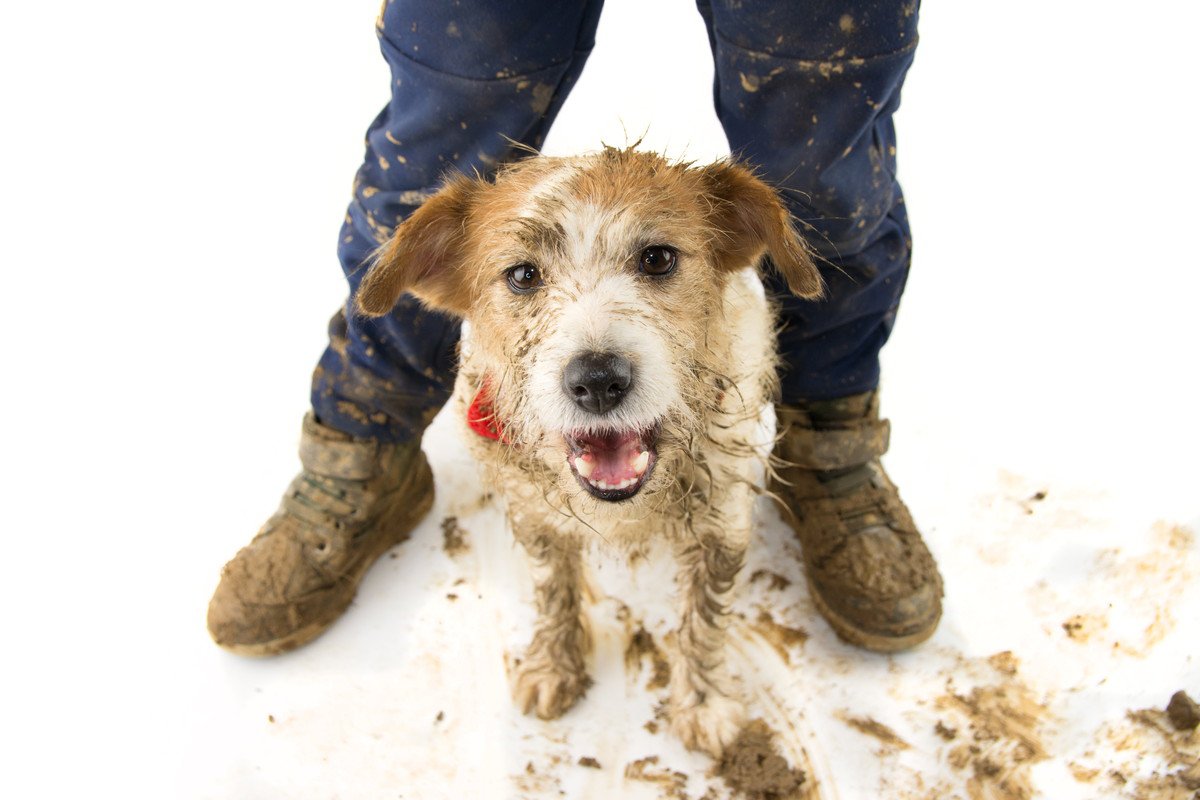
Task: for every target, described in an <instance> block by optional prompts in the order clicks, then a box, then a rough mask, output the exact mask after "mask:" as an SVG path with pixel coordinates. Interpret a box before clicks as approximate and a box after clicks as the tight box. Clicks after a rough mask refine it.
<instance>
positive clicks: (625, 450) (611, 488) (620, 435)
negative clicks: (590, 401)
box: [563, 427, 658, 502]
mask: <svg viewBox="0 0 1200 800" xmlns="http://www.w3.org/2000/svg"><path fill="white" fill-rule="evenodd" d="M563 438H564V439H565V440H566V443H567V463H568V464H570V465H571V471H572V472H574V473H575V477H576V479H578V480H579V485H580V486H582V487H583V488H584V489H586V490H587V491H588V492H590V493H591V494H592V495H593V496H594V497H598V498H600V499H601V500H609V501H612V502H615V501H618V500H628V499H629V498H630V497H633V496H634V495H635V494H637V493H638V490H640V489H641V488H642V486H643V485H644V484H645V483H646V480H647V479H648V478H649V477H650V473H651V472H653V471H654V465H655V464H656V463H657V462H658V450H657V448H656V447H655V445H656V443H657V441H658V429H657V427H654V428H649V429H647V430H643V431H619V432H615V433H605V434H590V433H589V434H582V433H581V434H570V435H567V436H564V437H563Z"/></svg>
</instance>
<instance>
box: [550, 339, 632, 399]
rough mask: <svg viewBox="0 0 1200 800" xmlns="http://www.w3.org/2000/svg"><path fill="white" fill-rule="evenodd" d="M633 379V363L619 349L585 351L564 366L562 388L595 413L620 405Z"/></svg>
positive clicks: (569, 395)
mask: <svg viewBox="0 0 1200 800" xmlns="http://www.w3.org/2000/svg"><path fill="white" fill-rule="evenodd" d="M632 383H633V364H630V363H629V359H628V358H625V357H624V356H619V355H617V354H616V353H584V354H583V355H581V356H576V357H575V358H573V359H571V361H570V362H569V363H568V364H567V368H566V369H565V370H563V390H564V391H566V393H567V396H568V397H570V398H571V399H572V400H574V401H575V402H576V404H577V405H578V406H579V407H580V408H582V409H585V410H587V411H590V412H592V413H593V414H603V413H604V412H606V411H608V410H609V409H612V408H616V407H617V406H618V405H620V403H621V400H622V399H624V397H625V395H626V394H627V393H628V392H629V387H630V385H631V384H632Z"/></svg>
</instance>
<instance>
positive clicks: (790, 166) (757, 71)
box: [699, 0, 941, 650]
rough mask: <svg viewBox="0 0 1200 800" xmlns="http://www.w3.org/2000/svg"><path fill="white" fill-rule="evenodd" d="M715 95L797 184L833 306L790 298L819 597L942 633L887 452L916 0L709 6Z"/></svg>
mask: <svg viewBox="0 0 1200 800" xmlns="http://www.w3.org/2000/svg"><path fill="white" fill-rule="evenodd" d="M699 7H700V12H701V14H702V15H703V16H704V18H705V21H706V23H707V25H708V29H709V37H710V43H711V44H712V48H713V57H714V60H715V63H716V73H717V75H716V81H715V86H714V100H715V103H716V107H717V114H718V117H719V118H720V120H721V124H722V125H723V126H724V128H725V132H726V135H727V136H728V138H729V143H730V147H731V149H732V151H733V153H734V155H735V157H737V158H740V159H742V160H744V161H746V162H747V163H749V164H752V165H754V166H756V167H758V168H759V169H760V170H761V174H762V177H763V178H764V179H766V180H767V181H768V182H769V183H772V184H773V185H774V186H775V187H776V188H778V189H779V190H780V191H781V192H782V194H783V195H784V196H785V198H786V200H787V201H788V204H789V206H790V208H791V211H792V214H793V215H794V216H795V218H796V219H797V221H798V223H799V225H800V227H801V229H802V231H803V232H804V234H805V238H806V239H807V241H808V242H809V244H810V245H811V246H812V248H813V249H814V250H815V252H816V253H817V254H818V256H819V259H818V261H819V263H820V266H821V272H822V276H823V277H824V279H825V283H826V287H827V291H826V296H825V297H824V298H823V299H821V300H816V301H809V300H802V299H800V298H796V297H793V296H790V295H789V294H788V292H787V287H786V286H784V285H782V283H780V282H779V281H778V279H777V278H774V277H772V276H771V274H770V273H769V272H768V278H767V283H768V289H769V290H770V291H772V292H773V293H774V294H775V295H776V296H777V297H778V298H779V301H780V306H781V309H780V310H781V317H782V330H781V333H780V336H779V350H780V356H781V361H782V369H781V376H780V378H781V385H782V404H781V406H780V407H779V415H778V416H779V421H780V427H781V430H782V431H783V438H782V439H781V442H780V446H779V447H778V448H777V454H778V455H780V456H781V457H782V458H783V459H784V461H785V462H787V464H788V466H785V467H783V468H781V470H780V472H781V477H782V481H781V482H780V484H779V485H778V486H777V487H776V488H777V490H778V491H779V493H780V494H781V495H782V496H783V497H784V498H785V499H786V500H787V502H788V505H789V508H790V510H791V511H792V513H793V515H794V518H793V521H794V524H795V527H796V529H797V532H798V533H799V535H800V538H801V541H802V543H803V545H804V551H805V562H806V566H807V568H808V575H809V582H810V587H811V588H812V590H813V596H814V599H815V600H816V602H817V604H818V607H819V608H820V609H821V611H822V612H823V613H824V614H825V616H826V617H827V618H828V619H829V620H830V622H831V623H832V624H833V626H834V627H835V629H837V631H838V632H839V633H840V634H842V635H843V636H844V637H846V638H848V639H850V640H851V641H855V642H856V643H858V644H863V645H866V646H868V647H872V648H875V649H883V650H894V649H899V648H901V647H906V646H909V645H911V644H914V643H916V642H919V641H921V640H922V639H924V638H926V637H928V636H929V635H930V634H931V633H932V632H933V629H934V627H935V626H936V623H937V620H938V618H939V616H940V613H941V605H940V595H941V579H940V576H939V575H938V573H937V569H936V566H935V565H934V563H933V560H932V558H931V557H930V556H929V553H928V551H927V550H926V548H925V546H924V544H923V542H922V541H921V538H920V535H919V533H918V532H917V531H916V528H915V526H914V525H913V523H912V520H911V517H910V516H909V514H908V511H907V509H906V508H905V507H904V505H903V503H902V502H901V501H900V498H899V495H898V493H897V492H896V489H895V486H893V485H892V484H891V483H890V481H888V479H887V476H886V475H885V474H884V473H883V471H882V467H881V466H880V465H879V461H878V457H879V456H880V455H882V453H883V452H884V451H885V450H886V448H887V432H888V428H887V423H886V422H884V421H880V420H879V419H878V401H877V397H876V395H875V389H876V386H877V384H878V381H879V350H880V348H881V347H882V346H883V344H884V342H886V341H887V338H888V336H889V334H890V333H891V330H892V324H893V322H894V319H895V314H896V309H897V306H898V304H899V300H900V294H901V292H902V290H903V288H904V284H905V280H906V278H907V275H908V267H909V260H910V253H911V247H912V242H911V239H910V237H909V227H908V218H907V215H906V213H905V209H904V199H903V196H902V194H901V192H900V186H899V184H898V183H897V181H896V172H895V170H896V145H895V132H894V128H893V125H892V114H893V113H894V112H895V110H896V108H897V107H898V106H899V103H900V88H901V85H902V84H903V82H904V77H905V74H906V72H907V71H908V67H909V65H910V64H911V63H912V59H913V53H914V51H915V49H916V44H917V0H840V1H839V0H808V1H807V2H800V3H783V2H778V3H766V4H751V3H740V2H732V0H712V2H710V1H709V0H700V2H699Z"/></svg>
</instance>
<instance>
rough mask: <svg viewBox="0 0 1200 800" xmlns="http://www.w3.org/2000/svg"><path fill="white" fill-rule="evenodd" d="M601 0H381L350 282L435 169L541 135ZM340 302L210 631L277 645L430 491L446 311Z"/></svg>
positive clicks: (342, 252)
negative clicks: (377, 310) (374, 311)
mask: <svg viewBox="0 0 1200 800" xmlns="http://www.w3.org/2000/svg"><path fill="white" fill-rule="evenodd" d="M601 2H602V0H578V2H576V3H574V4H569V3H557V4H553V5H549V6H547V5H546V4H543V3H535V2H524V3H508V4H504V5H503V6H497V5H496V4H491V3H487V2H484V0H469V1H468V0H464V2H458V3H454V4H437V3H421V2H415V0H388V2H386V3H385V4H384V7H383V13H382V16H381V17H380V20H379V23H378V29H379V38H380V44H381V49H382V50H383V55H384V58H385V59H386V60H387V62H388V65H389V66H390V67H391V77H392V81H391V89H392V99H391V102H389V103H388V106H387V107H386V108H385V109H384V110H383V111H382V112H381V113H380V114H379V116H378V117H376V119H375V121H374V123H373V124H372V125H371V127H370V130H369V131H368V133H367V150H366V158H365V159H364V163H363V165H362V167H361V168H360V169H359V171H358V175H357V177H356V179H355V182H354V198H353V202H352V203H351V205H350V209H349V212H348V214H347V216H346V221H345V224H344V225H343V227H342V231H341V238H340V242H339V246H338V257H339V259H340V260H341V263H342V269H343V271H344V272H345V274H346V278H347V280H348V281H349V284H350V287H349V288H350V297H351V298H352V297H353V295H354V292H355V291H356V290H357V288H358V285H359V282H360V281H361V279H362V277H363V275H364V273H365V271H366V268H367V266H368V265H369V262H370V258H371V254H372V253H373V252H374V250H375V248H377V247H378V246H379V245H381V244H383V242H384V241H385V240H386V239H387V238H388V237H389V236H390V234H391V232H392V230H393V229H394V228H395V227H396V226H397V225H398V224H400V222H402V221H403V220H404V218H405V217H407V216H408V215H409V214H410V213H412V211H413V210H415V209H416V208H417V206H419V205H420V204H421V202H423V201H424V199H425V198H427V197H428V196H430V195H431V194H432V193H433V191H434V190H435V189H436V187H437V185H438V183H439V182H440V180H441V178H442V175H443V174H444V173H446V172H447V171H453V170H458V171H461V172H472V171H476V170H478V171H479V172H481V173H485V174H486V173H489V172H491V171H492V170H494V169H495V168H496V167H497V166H499V165H500V164H502V163H503V162H505V161H507V160H510V159H512V158H515V157H517V156H518V155H520V153H521V150H520V148H521V146H522V145H524V146H527V147H538V146H540V145H541V142H542V138H543V137H544V136H545V134H546V131H547V130H548V129H549V127H550V124H551V122H552V121H553V119H554V116H555V115H556V114H557V112H558V110H559V108H561V106H562V103H563V101H564V100H565V99H566V96H567V93H568V92H569V91H570V89H571V86H572V85H573V84H574V82H575V80H576V78H578V76H579V73H580V71H581V70H582V68H583V64H584V62H585V61H586V59H587V56H588V53H589V51H590V50H591V47H592V43H593V37H594V34H595V29H596V24H597V21H598V19H599V14H600V7H601ZM351 309H352V306H351V305H350V303H349V301H347V305H346V306H345V307H344V308H343V309H342V310H340V311H339V312H338V313H337V314H336V315H335V316H334V318H333V320H332V322H331V323H330V327H329V334H330V343H329V347H328V349H327V350H326V352H325V354H324V355H323V356H322V358H321V361H320V363H319V365H318V366H317V369H316V371H315V373H314V375H313V392H312V405H313V413H312V414H310V415H309V416H308V417H307V418H306V419H305V421H304V427H303V431H302V436H301V445H300V460H301V463H302V465H303V470H302V471H301V473H300V475H299V476H297V478H296V479H295V480H294V481H293V482H292V485H291V486H290V487H289V488H288V491H287V492H286V493H285V495H284V498H283V503H282V505H281V506H280V508H279V510H278V511H277V512H276V514H275V515H274V516H273V517H271V519H270V520H268V522H267V524H266V525H265V526H264V527H263V529H262V530H261V531H260V532H259V534H258V535H257V536H256V537H255V538H254V540H253V541H252V542H251V543H250V545H248V546H247V547H245V548H243V549H242V550H241V551H240V552H239V553H238V554H237V556H236V557H235V558H234V559H233V560H232V561H230V562H229V564H227V565H226V566H225V569H224V571H223V573H222V578H221V583H220V585H219V586H218V587H217V590H216V592H215V593H214V595H213V599H212V602H211V603H210V604H209V614H208V627H209V632H210V633H211V634H212V636H213V639H214V640H215V641H216V642H217V643H218V644H220V645H221V646H223V647H225V648H227V649H229V650H232V651H234V652H237V653H242V654H246V655H268V654H273V653H280V652H285V651H287V650H291V649H293V648H295V647H298V646H300V645H302V644H304V643H305V642H307V641H309V640H310V639H312V638H313V637H315V636H317V635H319V634H320V633H321V632H322V631H324V630H325V629H326V628H327V627H328V626H329V625H330V624H332V623H333V621H334V620H336V619H337V617H338V616H340V615H341V613H342V612H343V611H344V610H345V608H346V607H347V606H348V605H349V603H350V600H351V599H352V598H353V596H354V593H355V590H356V589H357V586H358V583H359V581H360V580H361V578H362V575H363V574H364V572H365V571H366V569H367V568H368V567H370V565H371V564H372V563H373V562H374V561H375V560H376V559H377V558H378V557H379V556H380V555H382V554H383V553H384V552H386V551H387V549H388V548H390V547H391V546H392V545H394V544H395V543H397V542H399V541H402V540H403V539H404V538H405V537H406V536H407V535H408V533H409V531H410V530H411V529H412V527H413V526H414V525H415V524H416V523H417V522H418V521H420V519H421V517H422V516H423V515H424V514H425V513H426V511H428V509H429V507H430V504H431V503H432V499H433V484H432V475H431V473H430V471H429V466H428V464H427V463H426V461H425V458H424V455H423V454H422V453H421V450H420V436H421V432H422V431H423V430H424V429H425V427H426V425H428V424H429V421H430V420H431V419H432V417H433V416H434V415H435V414H436V413H437V411H438V409H439V408H441V406H442V404H443V403H445V401H446V399H447V398H448V397H449V395H450V391H451V387H452V384H453V370H454V355H455V352H454V351H455V344H456V343H457V341H458V334H459V327H458V324H457V323H456V322H455V321H453V320H451V319H450V318H448V317H445V316H442V315H440V314H437V313H435V312H432V311H428V310H425V309H423V308H421V307H420V305H419V304H418V303H417V302H416V300H414V299H412V298H411V297H405V298H403V299H402V300H401V301H400V302H399V304H398V305H397V307H396V309H395V310H394V311H393V312H392V313H391V314H389V315H387V316H385V317H381V318H378V319H369V318H366V317H362V316H359V315H356V314H354V313H352V310H351Z"/></svg>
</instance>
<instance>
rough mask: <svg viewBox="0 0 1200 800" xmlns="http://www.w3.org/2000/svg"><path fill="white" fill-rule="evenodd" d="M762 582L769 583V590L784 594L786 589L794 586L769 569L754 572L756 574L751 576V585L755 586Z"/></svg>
mask: <svg viewBox="0 0 1200 800" xmlns="http://www.w3.org/2000/svg"><path fill="white" fill-rule="evenodd" d="M762 580H765V581H769V583H768V584H767V588H768V589H772V590H774V591H776V592H782V591H783V590H784V589H786V588H788V587H789V586H791V585H792V582H791V581H790V580H788V579H787V578H785V577H783V576H782V575H780V574H779V573H778V572H771V570H769V569H756V570H754V573H753V574H752V575H751V576H750V583H751V584H755V583H758V582H759V581H762Z"/></svg>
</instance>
